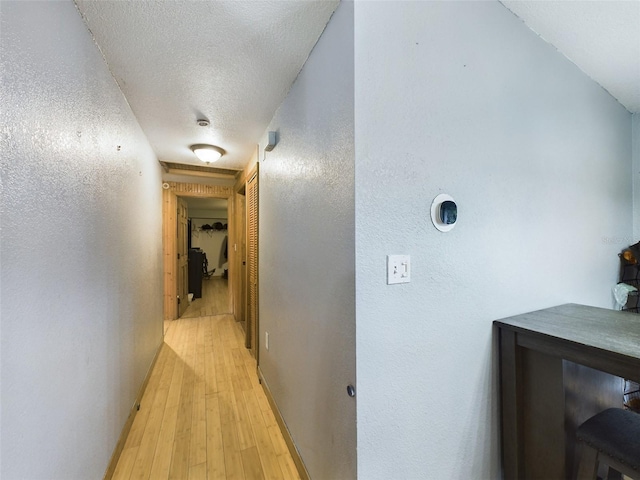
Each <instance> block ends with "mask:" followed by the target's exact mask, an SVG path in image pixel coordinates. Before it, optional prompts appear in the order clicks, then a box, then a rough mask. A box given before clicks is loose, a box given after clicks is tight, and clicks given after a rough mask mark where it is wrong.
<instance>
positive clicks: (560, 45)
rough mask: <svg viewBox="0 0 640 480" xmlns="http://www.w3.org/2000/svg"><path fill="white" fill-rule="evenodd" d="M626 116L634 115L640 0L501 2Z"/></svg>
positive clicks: (639, 106)
mask: <svg viewBox="0 0 640 480" xmlns="http://www.w3.org/2000/svg"><path fill="white" fill-rule="evenodd" d="M502 4H504V5H505V6H506V7H507V8H508V9H509V10H511V11H512V12H513V13H514V14H516V15H517V16H518V17H520V18H521V19H522V20H523V21H524V23H525V24H526V25H527V26H528V27H529V28H531V30H533V31H534V32H536V33H537V34H538V35H540V36H541V37H542V38H543V39H544V40H546V41H547V42H549V43H550V44H552V45H553V46H555V47H556V48H557V49H558V50H559V51H560V52H561V53H562V54H564V55H565V56H566V57H567V58H568V59H569V60H571V61H572V62H573V63H575V64H576V65H577V66H578V67H579V68H580V69H581V70H582V71H583V72H584V73H586V74H587V75H589V76H590V77H591V78H592V79H593V80H595V81H596V82H598V83H599V84H600V85H601V86H602V87H604V88H605V89H606V90H607V91H608V92H609V93H610V94H611V95H612V96H613V97H615V98H616V99H617V100H618V101H619V102H620V103H621V104H622V105H624V106H625V107H626V109H627V110H629V111H630V112H632V113H638V112H640V0H624V1H616V0H595V1H594V0H591V1H570V0H560V1H541V0H537V1H536V0H533V1H531V0H502Z"/></svg>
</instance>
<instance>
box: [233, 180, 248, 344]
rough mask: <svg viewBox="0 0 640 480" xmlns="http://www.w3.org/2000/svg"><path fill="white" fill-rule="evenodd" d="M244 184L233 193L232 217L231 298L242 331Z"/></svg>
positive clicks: (245, 327) (244, 296)
mask: <svg viewBox="0 0 640 480" xmlns="http://www.w3.org/2000/svg"><path fill="white" fill-rule="evenodd" d="M245 188H246V187H245V185H244V184H243V185H242V189H241V190H240V191H238V192H236V195H235V202H236V207H235V217H234V225H236V226H237V228H235V232H236V233H235V242H234V246H235V249H234V250H235V252H236V255H235V263H234V265H235V272H237V273H236V275H235V279H236V281H235V286H236V287H235V295H234V298H233V301H234V312H235V315H236V321H238V322H240V324H241V325H242V328H243V329H244V331H245V332H246V331H247V326H246V323H245V310H246V303H247V302H246V298H247V294H246V281H247V277H246V265H247V259H246V253H245V251H246V246H245V238H246V234H247V232H246V225H247V220H246V219H247V215H246V202H245V196H244V194H245Z"/></svg>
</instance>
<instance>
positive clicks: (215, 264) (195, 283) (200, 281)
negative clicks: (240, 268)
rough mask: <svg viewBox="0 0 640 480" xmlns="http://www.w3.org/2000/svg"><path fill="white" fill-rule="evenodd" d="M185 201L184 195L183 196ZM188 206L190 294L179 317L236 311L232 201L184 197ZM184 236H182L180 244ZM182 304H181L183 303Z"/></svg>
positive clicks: (187, 239)
mask: <svg viewBox="0 0 640 480" xmlns="http://www.w3.org/2000/svg"><path fill="white" fill-rule="evenodd" d="M180 200H182V197H181V198H180ZM184 201H185V203H186V204H187V207H188V221H187V223H188V229H187V238H186V241H187V245H188V258H189V260H188V264H189V267H188V270H189V274H188V282H187V283H188V292H189V293H188V297H187V302H185V303H188V305H187V306H186V308H185V310H184V312H181V310H182V309H181V308H179V309H178V310H179V317H185V318H193V317H205V316H211V315H224V314H231V313H233V311H232V308H231V302H230V298H229V270H230V264H229V222H230V219H229V208H228V204H229V200H228V199H226V198H202V197H184ZM179 233H180V232H179ZM180 242H181V239H178V243H180ZM180 306H181V305H180Z"/></svg>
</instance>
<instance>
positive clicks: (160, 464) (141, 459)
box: [113, 297, 300, 480]
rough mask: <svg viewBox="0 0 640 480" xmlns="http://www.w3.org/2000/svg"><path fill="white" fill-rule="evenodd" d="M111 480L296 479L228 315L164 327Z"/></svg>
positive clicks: (187, 319) (253, 364)
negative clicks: (159, 345)
mask: <svg viewBox="0 0 640 480" xmlns="http://www.w3.org/2000/svg"><path fill="white" fill-rule="evenodd" d="M203 298H204V297H203ZM113 478H114V479H117V480H122V479H136V480H138V479H150V480H164V479H185V480H195V479H209V480H210V479H246V480H254V479H265V480H272V479H283V480H289V479H299V478H300V477H299V475H298V473H297V470H296V467H295V464H294V463H293V460H292V458H291V455H290V454H289V451H288V449H287V446H286V444H285V441H284V439H283V437H282V433H281V432H280V429H279V427H278V424H277V423H276V419H275V417H274V414H273V412H272V410H271V408H270V405H269V403H268V401H267V398H266V396H265V394H264V391H263V390H262V386H261V385H260V384H259V383H258V379H257V375H256V362H255V359H254V358H253V357H252V356H251V354H250V353H249V351H248V350H247V349H245V348H244V333H243V331H242V328H241V327H240V326H239V325H238V323H237V322H236V321H235V320H234V318H233V317H232V316H231V315H213V316H204V317H183V318H181V319H179V320H175V321H172V322H169V324H168V328H167V332H166V335H165V343H164V344H163V345H162V348H161V350H160V353H159V356H158V360H157V362H156V365H155V367H154V369H153V371H152V372H151V376H150V379H149V383H148V386H147V388H146V390H145V392H144V395H143V397H142V401H141V405H140V410H139V411H138V413H137V415H136V418H135V420H134V422H133V425H132V427H131V431H130V433H129V436H128V437H127V441H126V444H125V446H124V450H123V452H122V454H121V456H120V459H119V461H118V464H117V466H116V469H115V473H114V475H113Z"/></svg>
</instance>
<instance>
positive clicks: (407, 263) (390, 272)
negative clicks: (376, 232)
mask: <svg viewBox="0 0 640 480" xmlns="http://www.w3.org/2000/svg"><path fill="white" fill-rule="evenodd" d="M410 281H411V257H410V256H409V255H387V285H392V284H394V283H409V282H410Z"/></svg>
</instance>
